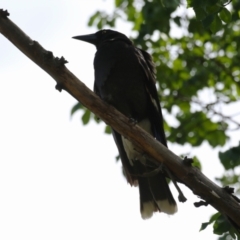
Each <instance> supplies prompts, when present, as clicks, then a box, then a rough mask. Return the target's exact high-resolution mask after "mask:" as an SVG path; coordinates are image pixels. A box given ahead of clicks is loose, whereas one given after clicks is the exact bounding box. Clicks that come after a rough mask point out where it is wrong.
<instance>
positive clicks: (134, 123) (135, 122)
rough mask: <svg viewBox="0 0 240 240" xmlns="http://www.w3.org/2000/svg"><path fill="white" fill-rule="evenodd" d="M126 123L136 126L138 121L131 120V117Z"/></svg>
mask: <svg viewBox="0 0 240 240" xmlns="http://www.w3.org/2000/svg"><path fill="white" fill-rule="evenodd" d="M128 122H129V123H131V124H133V125H136V124H138V121H137V119H135V118H132V117H130V118H129V119H128Z"/></svg>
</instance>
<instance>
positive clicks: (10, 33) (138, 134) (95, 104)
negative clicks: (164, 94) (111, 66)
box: [0, 9, 240, 228]
mask: <svg viewBox="0 0 240 240" xmlns="http://www.w3.org/2000/svg"><path fill="white" fill-rule="evenodd" d="M7 16H8V13H7V12H6V11H3V10H1V9H0V32H1V33H2V34H3V35H4V36H5V37H6V38H7V39H9V41H11V42H12V43H13V44H14V45H15V46H16V47H17V48H18V49H19V50H21V51H22V52H23V53H24V54H25V55H26V56H27V57H29V58H30V59H31V60H32V61H33V62H35V63H36V64H37V65H38V66H39V67H41V68H42V69H43V70H44V71H46V72H47V73H48V74H49V75H50V76H51V77H52V78H53V79H54V80H55V81H56V82H57V88H58V89H59V90H61V89H64V90H65V91H67V92H68V93H69V94H71V95H72V96H73V97H74V98H76V99H77V100H78V101H79V102H81V103H82V104H83V105H85V106H86V107H87V108H89V109H90V110H91V111H92V112H93V113H95V114H96V115H97V116H99V117H100V118H101V119H102V120H103V121H105V122H106V123H107V124H109V125H110V126H112V127H113V128H114V129H115V130H116V131H117V132H119V133H121V134H122V135H124V136H126V137H127V138H128V139H130V140H131V141H132V142H134V144H136V145H137V146H141V148H142V149H143V150H144V151H145V152H146V153H147V154H148V155H150V156H151V157H152V158H154V159H155V160H156V161H158V162H160V163H164V165H166V166H167V168H168V169H170V171H171V172H172V174H173V175H174V176H176V178H177V179H179V180H180V181H181V182H182V183H184V184H185V185H186V186H187V187H189V188H190V189H191V190H192V191H193V193H194V194H196V195H198V196H200V197H201V198H202V199H203V200H204V201H206V202H207V203H209V204H210V205H212V206H213V207H214V208H216V209H217V210H218V211H219V212H221V213H222V214H224V215H227V216H228V217H229V218H230V219H231V220H232V221H233V222H235V224H236V225H237V226H238V227H239V228H240V218H239V216H240V204H239V201H238V199H237V198H236V197H234V196H233V195H232V194H231V193H229V192H227V191H226V190H224V189H222V188H220V187H219V186H217V185H216V184H215V183H213V182H212V181H210V180H209V179H208V178H207V177H205V176H204V175H203V174H202V173H201V172H200V170H198V169H197V168H195V167H192V166H191V165H189V164H186V163H184V161H182V159H180V158H179V157H178V156H176V155H175V154H174V153H173V152H171V151H170V150H168V149H167V148H165V147H164V146H163V145H162V144H161V143H159V142H158V141H157V140H155V139H154V138H153V137H152V136H150V135H149V134H148V133H146V132H145V131H144V130H142V129H141V128H140V127H138V126H137V125H135V124H133V123H130V122H129V119H128V118H127V117H125V116H124V115H122V114H121V113H120V112H118V111H117V110H116V109H115V108H113V107H112V106H110V105H108V104H107V103H105V102H103V101H102V100H101V99H100V98H99V97H98V96H96V95H95V94H94V93H93V92H92V91H91V90H90V89H88V88H87V87H86V86H85V85H84V84H83V83H82V82H81V81H79V80H78V79H77V78H76V77H75V76H74V75H73V74H72V73H71V72H70V71H69V70H68V69H67V68H66V67H65V65H64V64H65V63H66V60H64V58H60V59H59V58H55V57H54V56H53V54H52V53H51V52H49V51H47V50H45V49H44V48H43V47H42V46H41V45H40V44H38V43H37V42H36V41H33V40H32V39H30V38H29V37H28V36H27V35H26V34H25V33H24V32H22V30H21V29H19V28H18V27H17V26H16V25H15V24H14V23H13V22H12V21H11V20H9V18H8V17H7Z"/></svg>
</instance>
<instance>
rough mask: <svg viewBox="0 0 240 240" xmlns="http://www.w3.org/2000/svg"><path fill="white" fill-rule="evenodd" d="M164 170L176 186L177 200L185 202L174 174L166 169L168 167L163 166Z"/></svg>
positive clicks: (185, 199)
mask: <svg viewBox="0 0 240 240" xmlns="http://www.w3.org/2000/svg"><path fill="white" fill-rule="evenodd" d="M164 170H165V171H166V172H167V174H168V176H169V177H170V179H171V180H172V182H173V184H174V186H175V187H176V189H177V191H178V194H179V195H178V200H179V202H186V201H187V198H186V197H185V196H184V195H183V192H182V190H181V189H180V187H179V186H178V184H177V182H176V181H175V178H174V176H173V175H172V173H171V172H170V171H169V170H168V168H166V167H165V168H164Z"/></svg>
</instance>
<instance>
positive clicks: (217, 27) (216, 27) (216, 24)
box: [210, 15, 222, 33]
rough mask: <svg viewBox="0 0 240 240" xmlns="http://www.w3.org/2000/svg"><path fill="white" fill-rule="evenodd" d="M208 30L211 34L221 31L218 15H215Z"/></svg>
mask: <svg viewBox="0 0 240 240" xmlns="http://www.w3.org/2000/svg"><path fill="white" fill-rule="evenodd" d="M210 29H211V31H212V32H213V33H216V32H218V31H220V30H221V29H222V21H221V19H220V18H219V17H218V15H215V18H214V21H213V22H212V23H211V25H210Z"/></svg>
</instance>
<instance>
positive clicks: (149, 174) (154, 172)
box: [142, 164, 162, 177]
mask: <svg viewBox="0 0 240 240" xmlns="http://www.w3.org/2000/svg"><path fill="white" fill-rule="evenodd" d="M160 171H162V164H160V165H159V166H158V167H157V168H155V169H154V170H152V171H150V172H147V173H143V174H142V177H153V176H155V175H157V174H158V173H159V172H160Z"/></svg>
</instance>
